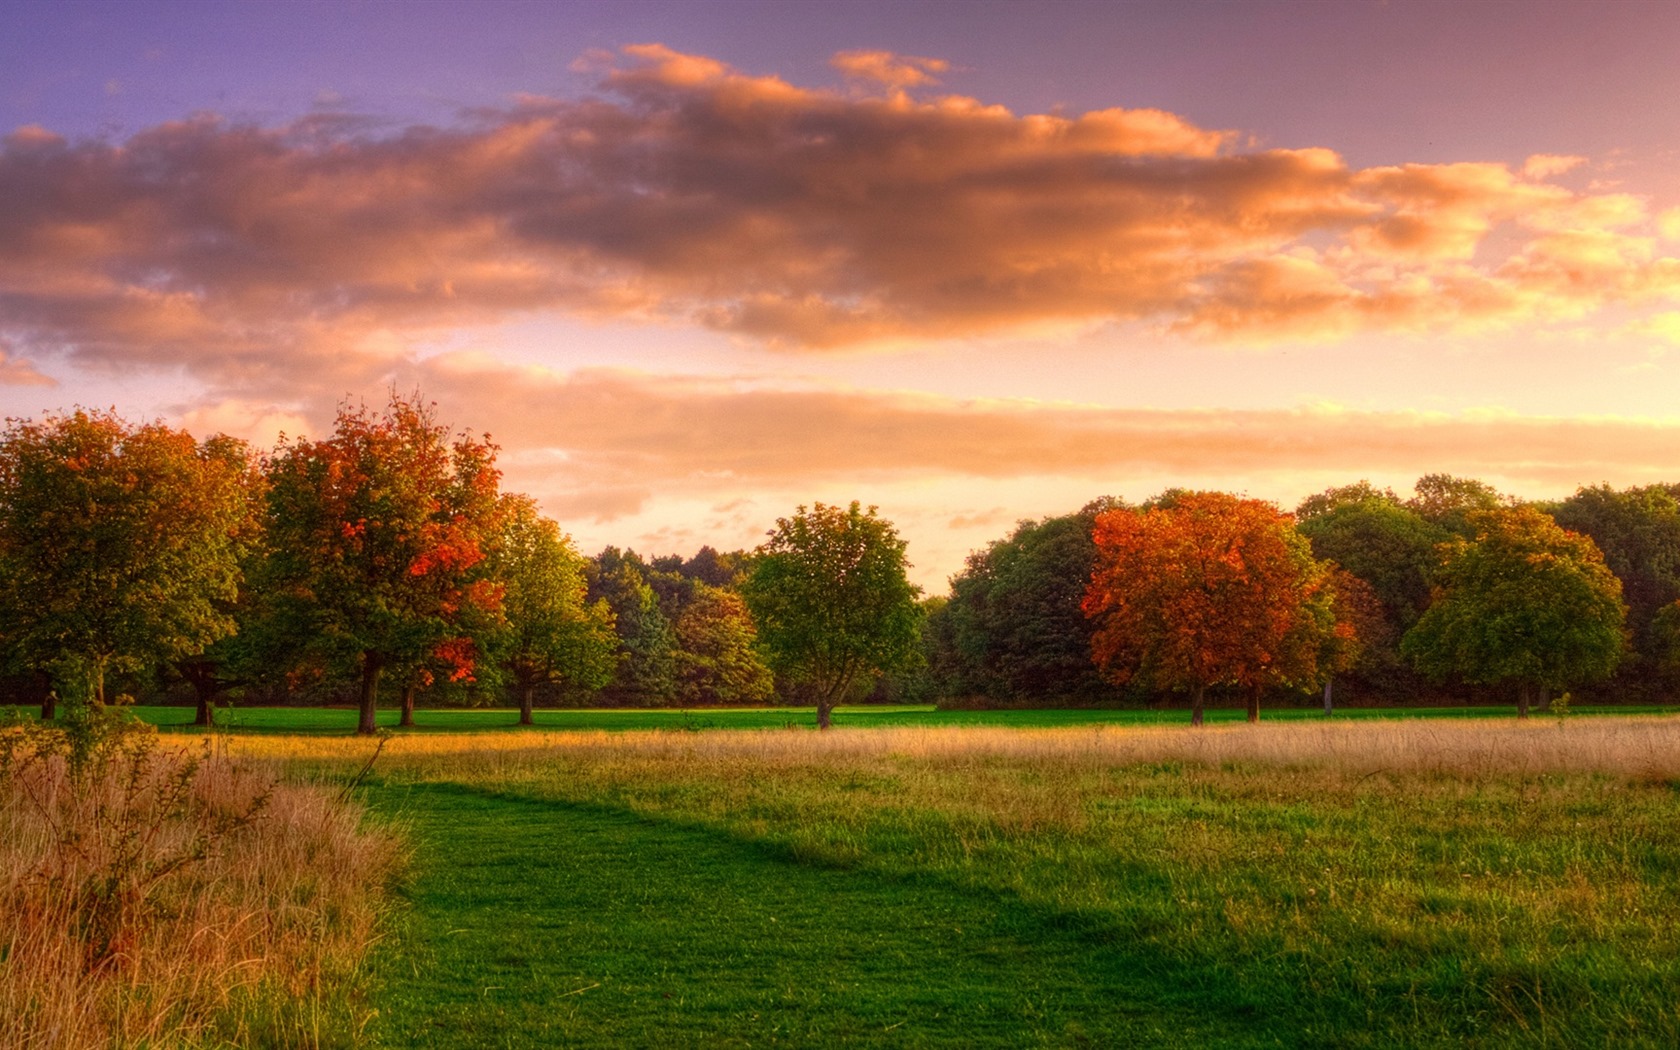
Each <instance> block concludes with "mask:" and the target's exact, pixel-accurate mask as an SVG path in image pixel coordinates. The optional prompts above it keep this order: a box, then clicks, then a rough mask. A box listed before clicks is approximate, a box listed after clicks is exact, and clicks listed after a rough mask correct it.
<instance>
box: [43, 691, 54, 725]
mask: <svg viewBox="0 0 1680 1050" xmlns="http://www.w3.org/2000/svg"><path fill="white" fill-rule="evenodd" d="M57 717H58V694H57V693H56V692H54V691H53V690H51V689H48V690H47V695H46V696H43V697H42V698H41V721H43V722H51V721H52V720H53V719H55V718H57Z"/></svg>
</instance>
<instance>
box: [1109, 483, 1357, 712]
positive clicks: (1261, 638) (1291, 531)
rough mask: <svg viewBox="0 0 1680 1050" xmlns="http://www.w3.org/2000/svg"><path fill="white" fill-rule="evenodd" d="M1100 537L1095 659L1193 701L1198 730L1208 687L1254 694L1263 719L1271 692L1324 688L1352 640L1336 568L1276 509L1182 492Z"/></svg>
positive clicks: (1125, 516) (1118, 514) (1118, 516)
mask: <svg viewBox="0 0 1680 1050" xmlns="http://www.w3.org/2000/svg"><path fill="white" fill-rule="evenodd" d="M1092 538H1093V539H1094V540H1095V541H1096V544H1097V551H1098V558H1097V567H1096V569H1095V570H1094V571H1093V573H1092V575H1091V584H1090V587H1089V588H1088V589H1087V590H1086V593H1085V601H1084V610H1085V615H1086V616H1088V617H1090V618H1091V619H1092V620H1093V621H1094V622H1095V624H1096V629H1095V631H1094V633H1093V635H1092V638H1091V652H1092V656H1093V658H1094V659H1095V660H1096V662H1097V665H1098V667H1100V668H1102V670H1103V672H1104V673H1105V674H1106V675H1107V676H1108V677H1109V678H1110V679H1111V680H1113V681H1115V682H1117V683H1120V684H1124V683H1126V682H1129V681H1131V680H1132V679H1134V678H1139V679H1140V680H1142V681H1144V682H1147V683H1150V684H1152V685H1154V686H1157V687H1161V688H1166V689H1175V690H1185V691H1187V692H1189V693H1190V700H1191V722H1192V723H1193V724H1195V725H1201V724H1202V701H1203V697H1204V695H1205V693H1206V691H1207V689H1208V687H1209V686H1215V685H1232V686H1237V687H1239V688H1241V689H1243V690H1244V691H1245V693H1246V694H1247V698H1248V719H1249V721H1250V722H1254V721H1258V720H1259V717H1260V695H1261V692H1262V691H1263V690H1264V689H1265V688H1266V687H1267V686H1270V685H1293V686H1307V685H1311V684H1314V683H1316V682H1317V681H1319V680H1321V675H1322V674H1323V672H1324V670H1325V668H1324V666H1323V665H1324V663H1325V662H1326V661H1327V660H1328V659H1330V658H1332V657H1333V655H1334V654H1335V653H1336V652H1337V651H1338V650H1342V649H1345V647H1346V645H1347V643H1349V642H1351V632H1350V628H1349V626H1348V625H1346V624H1343V625H1341V626H1340V628H1339V629H1338V625H1337V623H1336V618H1335V609H1334V590H1333V588H1332V586H1331V577H1330V574H1329V572H1328V569H1327V566H1325V565H1324V564H1323V563H1321V562H1319V561H1317V560H1315V559H1314V558H1313V556H1312V551H1311V549H1310V547H1309V546H1308V545H1307V541H1306V540H1305V539H1304V538H1302V537H1301V536H1300V535H1299V534H1298V533H1297V532H1296V531H1295V527H1294V519H1293V518H1292V517H1291V516H1290V515H1288V514H1285V513H1283V512H1282V511H1280V510H1278V509H1277V507H1275V506H1273V505H1272V504H1270V503H1266V502H1263V501H1261V500H1252V499H1241V498H1238V497H1236V496H1231V495H1227V494H1225V493H1222V492H1189V493H1174V494H1173V495H1172V496H1171V497H1170V499H1167V500H1163V501H1160V502H1159V503H1158V504H1157V505H1156V506H1153V507H1150V508H1149V509H1147V510H1130V509H1118V510H1111V511H1108V512H1106V513H1104V514H1101V515H1099V516H1098V517H1097V519H1096V522H1095V524H1094V526H1093V529H1092ZM1337 642H1339V643H1340V644H1336V643H1337Z"/></svg>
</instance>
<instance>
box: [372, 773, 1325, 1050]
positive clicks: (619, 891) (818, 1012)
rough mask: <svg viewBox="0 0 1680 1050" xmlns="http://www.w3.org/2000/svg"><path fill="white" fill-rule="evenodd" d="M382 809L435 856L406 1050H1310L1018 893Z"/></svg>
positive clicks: (392, 805)
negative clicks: (668, 1048)
mask: <svg viewBox="0 0 1680 1050" xmlns="http://www.w3.org/2000/svg"><path fill="white" fill-rule="evenodd" d="M368 798H369V801H370V802H372V803H373V805H374V806H375V808H376V810H377V811H379V812H382V813H384V814H387V815H390V816H394V817H396V818H397V819H399V820H401V821H402V822H403V823H405V824H407V825H409V826H410V827H411V830H412V833H413V835H414V838H415V841H416V843H417V849H418V853H417V860H416V870H415V873H414V877H413V880H412V882H411V884H410V886H409V888H408V894H409V899H410V903H411V905H412V910H411V911H410V913H409V916H408V919H407V923H406V927H405V929H404V932H403V934H402V935H401V936H400V937H399V938H397V939H396V941H395V942H394V943H393V944H392V945H391V946H390V947H389V948H388V949H387V951H386V953H385V957H384V961H383V963H382V969H383V972H384V974H385V978H384V992H383V996H382V998H383V1000H384V1001H383V1002H382V1003H381V1004H380V1006H381V1026H380V1035H381V1037H382V1041H383V1042H385V1043H387V1044H389V1045H409V1046H421V1045H424V1046H436V1047H455V1046H460V1047H465V1046H489V1045H496V1046H501V1045H509V1046H522V1045H532V1046H538V1045H549V1044H564V1045H570V1046H617V1045H624V1046H648V1045H708V1046H719V1045H723V1046H727V1045H749V1044H762V1043H777V1044H792V1045H813V1044H821V1045H827V1044H834V1043H843V1044H848V1045H894V1046H1027V1045H1055V1046H1066V1045H1100V1046H1109V1045H1130V1046H1206V1045H1219V1046H1279V1045H1304V1044H1303V1033H1302V1031H1301V1030H1300V1028H1298V1027H1293V1026H1290V1027H1288V1029H1287V1031H1286V1030H1285V1027H1283V1025H1282V1022H1283V1021H1284V1019H1283V1018H1276V1017H1272V1016H1269V1015H1268V1012H1267V1010H1266V1009H1265V1008H1264V1004H1261V1003H1257V1002H1251V1001H1246V1000H1244V999H1243V997H1242V995H1241V994H1240V989H1238V988H1237V987H1235V984H1236V982H1233V981H1231V980H1230V976H1231V971H1230V967H1229V966H1227V965H1224V964H1221V963H1218V962H1215V961H1194V962H1185V961H1180V960H1175V959H1173V958H1171V957H1169V956H1167V955H1166V954H1164V953H1163V952H1161V951H1160V950H1159V949H1158V948H1157V947H1156V946H1155V945H1153V944H1152V943H1150V942H1149V941H1148V940H1147V939H1144V938H1140V937H1138V936H1135V935H1134V934H1133V933H1132V932H1131V931H1127V930H1125V929H1121V928H1118V927H1116V926H1115V925H1113V924H1108V923H1104V922H1101V921H1096V920H1093V919H1090V918H1086V917H1082V916H1075V915H1069V914H1066V913H1061V912H1055V911H1047V910H1045V909H1042V908H1036V907H1033V906H1029V905H1027V904H1025V903H1023V902H1022V901H1020V900H1019V899H1017V898H1014V897H1012V896H1009V895H1000V894H997V893H994V892H990V891H985V890H979V889H975V888H972V887H965V886H960V885H953V884H952V883H951V882H949V881H948V880H944V879H939V878H932V877H926V878H924V877H912V876H894V875H886V874H882V873H879V872H875V871H869V870H860V869H852V868H847V867H843V866H837V865H834V864H827V863H822V862H813V861H812V860H811V859H810V858H804V857H799V856H796V855H795V854H794V853H793V852H792V851H790V850H789V849H787V848H784V847H781V846H778V845H776V844H773V843H766V842H763V841H757V840H744V839H741V838H737V837H735V836H732V835H730V834H728V833H724V832H719V831H715V830H711V829H706V828H700V827H695V826H692V825H684V824H675V823H667V822H662V821H658V820H654V819H650V818H646V817H642V816H639V815H635V814H631V813H628V812H625V811H623V810H618V809H613V808H609V807H601V806H596V805H590V804H577V803H569V802H561V801H550V800H539V799H532V798H529V797H526V796H520V795H512V794H504V793H498V792H484V791H479V790H474V789H472V788H469V787H466V786H463V785H457V784H424V785H415V786H406V785H405V786H389V785H375V786H373V787H372V788H371V789H370V790H369V792H368ZM1295 1020H1297V1021H1298V1020H1299V1019H1295ZM1307 1042H1309V1043H1310V1042H1311V1040H1307Z"/></svg>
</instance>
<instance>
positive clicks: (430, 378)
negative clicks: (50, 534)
mask: <svg viewBox="0 0 1680 1050" xmlns="http://www.w3.org/2000/svg"><path fill="white" fill-rule="evenodd" d="M1676 53H1680V4H1673V3H1635V2H1627V3H1619V4H1602V3H1583V4H1574V3H1568V4H1548V3H1538V2H1524V3H1517V4H1506V3H1499V2H1482V3H1477V4H1460V3H1403V2H1392V3H1360V2H1351V0H1350V2H1342V3H1311V4H1309V3H1263V2H1247V3H1214V2H1204V3H1194V4H1184V3H1129V4H1120V3H1094V4H1086V3H1042V4H1026V3H942V2H937V0H930V2H923V3H917V4H904V3H900V2H892V3H873V2H865V0H852V2H848V3H834V4H815V3H810V4H796V3H756V2H734V3H719V2H703V0H688V2H684V3H675V4H667V3H633V2H620V3H613V4H582V3H578V4H551V3H521V2H517V0H503V2H501V3H496V4H483V3H446V2H434V3H423V4H422V3H410V4H389V3H326V2H302V0H297V2H286V3H238V4H231V3H230V4H204V3H144V2H138V0H131V2H124V3H75V2H62V0H61V2H54V3H46V2H41V3H37V2H19V0H0V412H4V413H5V414H6V415H8V416H11V417H24V418H27V417H36V416H39V415H41V414H43V413H48V412H53V411H62V410H67V409H70V408H73V407H75V406H88V407H114V408H115V409H116V410H117V411H118V412H120V413H122V414H123V415H125V416H127V417H128V418H131V419H151V418H159V419H164V420H166V421H168V422H170V423H172V424H175V425H180V426H185V427H187V428H188V429H190V430H192V432H193V433H195V434H198V435H200V436H208V435H209V434H210V433H213V432H217V431H222V432H227V433H231V434H235V435H238V436H241V437H245V438H247V439H249V440H251V441H253V442H255V443H256V444H257V445H258V446H259V447H264V448H266V447H269V446H271V445H272V443H273V442H274V441H275V439H276V437H277V436H278V435H279V434H281V433H284V434H286V435H291V436H294V437H295V436H298V435H320V434H323V433H324V432H326V431H327V430H328V429H329V428H330V426H331V421H332V418H333V415H334V413H335V411H336V409H337V407H338V406H339V405H340V404H342V403H344V402H346V401H347V400H348V401H351V402H355V401H367V402H370V403H373V404H379V403H381V402H383V401H384V400H385V398H386V397H388V396H389V394H390V393H391V392H392V391H393V390H395V391H398V392H401V393H404V394H407V393H411V392H416V391H417V392H419V394H420V395H421V396H422V397H423V398H425V399H427V400H430V401H435V402H436V403H437V405H438V411H439V415H440V418H442V419H443V420H445V421H447V422H449V423H451V424H453V425H455V426H456V427H458V428H461V429H466V430H470V431H473V432H475V433H478V432H488V433H489V434H490V435H491V436H492V437H493V439H494V440H495V441H497V442H498V443H499V444H500V446H501V448H502V454H501V465H502V467H503V470H504V487H506V488H508V489H513V490H518V491H524V492H528V493H530V494H531V495H533V496H534V497H536V498H537V500H538V501H539V503H540V504H541V505H542V506H543V508H544V509H545V510H546V511H547V512H548V513H549V514H550V515H551V516H553V517H555V518H556V519H557V520H559V521H560V522H561V524H562V526H563V527H564V528H566V530H567V531H568V532H570V533H571V534H572V535H573V536H574V537H575V538H576V540H577V542H578V545H579V547H580V548H581V549H582V550H584V551H585V553H592V552H593V551H596V550H599V549H600V548H601V547H603V546H605V545H607V544H613V545H617V546H620V547H633V548H635V549H636V550H638V551H641V552H642V553H644V554H649V555H658V554H666V553H677V554H684V555H686V554H690V553H692V552H694V551H695V550H697V549H698V548H699V547H700V546H701V545H702V544H710V545H712V546H714V547H718V548H720V549H733V548H739V547H751V546H754V545H756V544H757V543H758V542H760V541H761V540H762V538H763V537H764V534H765V532H766V530H767V529H768V528H770V527H771V526H772V525H773V524H774V522H775V520H776V518H777V517H780V516H785V515H787V514H789V513H791V512H792V511H793V510H794V508H795V507H796V506H798V505H800V504H809V503H812V502H815V501H822V502H828V503H845V502H849V501H851V500H854V499H855V500H858V501H861V502H863V503H864V504H874V505H878V506H879V507H880V512H881V513H882V514H883V515H884V516H885V517H887V518H889V519H890V520H892V521H893V522H895V523H896V525H897V527H898V529H899V531H900V533H901V534H902V535H903V536H904V537H905V539H906V540H907V541H908V542H909V556H910V560H911V562H912V564H913V570H912V574H913V577H914V578H915V579H916V580H917V581H918V582H919V583H921V584H922V585H923V586H924V587H925V588H927V590H928V591H929V592H930V593H942V592H943V591H944V589H945V586H946V581H947V579H948V578H949V576H950V575H951V574H952V573H954V572H957V571H959V570H960V569H961V567H962V564H963V558H964V557H965V556H966V555H967V554H968V553H969V552H970V551H972V550H975V549H977V548H982V547H984V546H985V545H986V544H987V543H988V542H990V541H992V540H995V539H997V538H1000V537H1002V536H1004V535H1006V534H1007V533H1008V532H1009V531H1010V530H1011V529H1012V528H1013V526H1014V524H1015V523H1016V522H1017V521H1019V520H1023V519H1035V518H1039V517H1042V516H1044V515H1050V514H1061V513H1067V512H1070V511H1073V510H1077V509H1078V508H1079V507H1080V506H1082V505H1083V504H1085V503H1087V502H1089V501H1090V500H1092V499H1094V498H1096V497H1099V496H1105V495H1107V496H1118V497H1123V498H1126V499H1130V500H1133V501H1138V500H1142V499H1145V498H1147V497H1149V496H1150V495H1153V494H1154V493H1156V492H1159V491H1160V490H1162V489H1164V488H1167V487H1169V486H1181V487H1188V488H1217V489H1224V490H1228V491H1234V492H1241V493H1245V494H1247V495H1250V496H1254V497H1258V498H1263V499H1269V500H1274V501H1277V502H1278V503H1280V504H1281V505H1283V506H1284V507H1286V508H1287V507H1291V506H1293V505H1294V504H1295V503H1296V502H1297V501H1298V500H1299V499H1300V498H1301V497H1303V496H1305V495H1307V494H1310V493H1313V492H1317V491H1320V490H1322V489H1324V488H1327V487H1329V486H1331V485H1339V484H1346V483H1349V482H1352V481H1355V480H1358V479H1361V478H1366V479H1369V480H1371V481H1373V482H1374V483H1376V484H1379V485H1389V486H1392V487H1393V488H1395V489H1396V490H1397V491H1398V492H1400V493H1401V494H1402V495H1405V494H1407V493H1408V492H1409V490H1410V487H1411V484H1412V482H1413V481H1414V480H1415V479H1416V478H1417V477H1419V476H1420V475H1422V474H1425V473H1432V472H1442V471H1444V472H1450V473H1455V474H1462V475H1468V476H1473V477H1478V478H1481V479H1483V480H1485V481H1488V482H1489V483H1491V484H1493V485H1495V486H1496V487H1498V488H1500V489H1501V490H1502V491H1505V492H1508V493H1511V494H1513V495H1520V496H1525V497H1531V498H1547V497H1561V496H1565V495H1567V494H1569V493H1570V492H1573V491H1574V490H1575V488H1576V487H1578V486H1580V485H1592V484H1600V483H1607V484H1611V485H1615V486H1618V487H1620V486H1626V485H1634V484H1645V483H1650V482H1655V481H1680V405H1677V404H1676V395H1677V394H1680V106H1677V105H1676V104H1675V102H1674V100H1675V99H1680V63H1676V62H1674V60H1673V56H1674V55H1675V54H1676Z"/></svg>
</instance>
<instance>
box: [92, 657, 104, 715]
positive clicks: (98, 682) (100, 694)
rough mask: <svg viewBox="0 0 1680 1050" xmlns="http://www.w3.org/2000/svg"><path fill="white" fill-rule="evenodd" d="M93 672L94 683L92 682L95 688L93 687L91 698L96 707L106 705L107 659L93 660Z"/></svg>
mask: <svg viewBox="0 0 1680 1050" xmlns="http://www.w3.org/2000/svg"><path fill="white" fill-rule="evenodd" d="M92 674H93V683H92V684H93V689H92V693H93V695H92V696H91V697H90V698H89V699H91V700H92V701H93V706H94V707H104V706H105V661H104V660H95V661H93V671H92Z"/></svg>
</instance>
